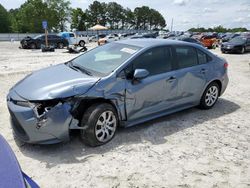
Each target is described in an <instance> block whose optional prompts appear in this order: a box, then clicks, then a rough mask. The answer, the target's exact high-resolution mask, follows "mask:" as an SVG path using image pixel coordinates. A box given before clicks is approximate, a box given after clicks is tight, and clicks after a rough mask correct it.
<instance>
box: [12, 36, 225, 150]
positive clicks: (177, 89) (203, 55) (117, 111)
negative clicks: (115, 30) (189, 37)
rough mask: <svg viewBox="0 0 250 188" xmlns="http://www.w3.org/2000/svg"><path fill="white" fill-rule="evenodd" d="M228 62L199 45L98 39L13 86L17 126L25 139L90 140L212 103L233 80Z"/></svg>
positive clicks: (45, 141) (100, 141)
mask: <svg viewBox="0 0 250 188" xmlns="http://www.w3.org/2000/svg"><path fill="white" fill-rule="evenodd" d="M227 66H228V63H227V62H226V61H225V60H224V59H221V58H219V57H217V56H215V55H213V54H212V53H211V52H209V51H208V50H206V49H205V48H203V47H202V46H200V45H196V44H192V43H186V42H180V41H173V40H163V39H133V40H123V41H118V42H113V43H109V44H107V45H104V46H101V47H97V48H95V49H93V50H91V51H89V52H87V53H85V54H82V55H80V56H78V57H76V58H75V59H73V60H71V61H69V62H66V63H64V64H59V65H55V66H52V67H48V68H45V69H42V70H39V71H35V72H33V73H32V74H30V75H28V76H27V77H26V78H24V79H23V80H21V81H19V82H18V83H17V84H16V85H15V86H14V87H13V88H11V89H10V91H9V94H8V96H7V104H8V108H9V112H10V116H11V124H12V128H13V130H14V134H15V135H16V136H17V137H18V138H19V139H21V140H22V141H24V142H28V143H37V144H52V143H57V142H62V141H67V140H69V138H70V137H69V135H70V132H71V130H73V129H78V130H79V132H80V136H81V138H82V139H83V140H84V141H85V143H87V144H89V145H91V146H98V145H101V144H104V143H106V142H108V141H110V140H111V139H112V138H113V137H114V135H115V132H116V130H117V127H118V126H122V127H129V126H132V125H135V124H139V123H142V122H145V121H148V120H151V119H155V118H158V117H160V116H165V115H167V114H170V113H173V112H177V111H180V110H183V109H186V108H190V107H194V106H199V107H200V108H203V109H210V108H211V107H213V106H214V104H215V103H216V101H217V99H218V97H219V96H220V95H222V93H223V92H224V91H225V89H226V87H227V84H228V76H227Z"/></svg>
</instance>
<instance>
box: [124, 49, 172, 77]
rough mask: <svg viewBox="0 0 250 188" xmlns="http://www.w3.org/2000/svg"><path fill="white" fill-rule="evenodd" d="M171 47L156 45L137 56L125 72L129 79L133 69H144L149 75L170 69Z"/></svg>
mask: <svg viewBox="0 0 250 188" xmlns="http://www.w3.org/2000/svg"><path fill="white" fill-rule="evenodd" d="M170 50H171V49H170V48H169V47H157V48H153V49H150V50H148V51H146V52H145V53H143V54H142V55H140V56H138V57H137V58H136V59H135V60H134V61H133V63H132V66H129V67H128V68H127V69H126V70H125V72H126V75H127V78H129V79H131V78H132V77H133V73H134V70H135V69H146V70H147V71H148V72H149V76H153V75H156V74H161V73H165V72H168V71H171V69H172V66H171V51H170Z"/></svg>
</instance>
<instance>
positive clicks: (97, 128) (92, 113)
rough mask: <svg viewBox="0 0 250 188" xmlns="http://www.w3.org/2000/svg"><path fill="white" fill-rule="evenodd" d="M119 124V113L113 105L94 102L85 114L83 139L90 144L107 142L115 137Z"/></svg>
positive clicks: (96, 144)
mask: <svg viewBox="0 0 250 188" xmlns="http://www.w3.org/2000/svg"><path fill="white" fill-rule="evenodd" d="M117 125H118V118H117V113H116V111H115V109H114V108H113V106H112V105H110V104H107V103H102V104H94V105H92V106H90V107H89V108H88V109H87V110H86V112H85V113H84V115H83V118H82V122H81V126H82V127H84V130H81V139H82V140H83V141H84V143H86V144H88V145H90V146H99V145H102V144H105V143H107V142H109V141H110V140H112V139H113V137H114V135H115V132H116V128H117Z"/></svg>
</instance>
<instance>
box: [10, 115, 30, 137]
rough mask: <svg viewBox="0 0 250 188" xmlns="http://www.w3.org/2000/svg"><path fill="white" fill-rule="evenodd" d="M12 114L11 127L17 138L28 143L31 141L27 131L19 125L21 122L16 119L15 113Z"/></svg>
mask: <svg viewBox="0 0 250 188" xmlns="http://www.w3.org/2000/svg"><path fill="white" fill-rule="evenodd" d="M9 112H10V117H11V126H12V128H13V130H14V132H15V134H16V136H17V137H20V139H22V140H24V141H26V140H29V137H28V135H27V134H26V132H25V130H24V129H23V127H22V126H21V124H20V123H19V121H18V120H17V118H16V117H15V115H14V113H13V112H11V111H10V110H9Z"/></svg>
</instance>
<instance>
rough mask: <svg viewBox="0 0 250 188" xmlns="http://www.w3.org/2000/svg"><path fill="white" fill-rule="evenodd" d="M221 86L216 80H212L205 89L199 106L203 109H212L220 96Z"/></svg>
mask: <svg viewBox="0 0 250 188" xmlns="http://www.w3.org/2000/svg"><path fill="white" fill-rule="evenodd" d="M219 93H220V87H219V85H218V84H217V83H216V82H212V83H211V84H209V85H208V86H207V88H206V89H205V91H204V93H203V95H202V97H201V100H200V105H199V107H200V108H201V109H210V108H212V107H213V106H214V105H215V103H216V102H217V100H218V98H219Z"/></svg>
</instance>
